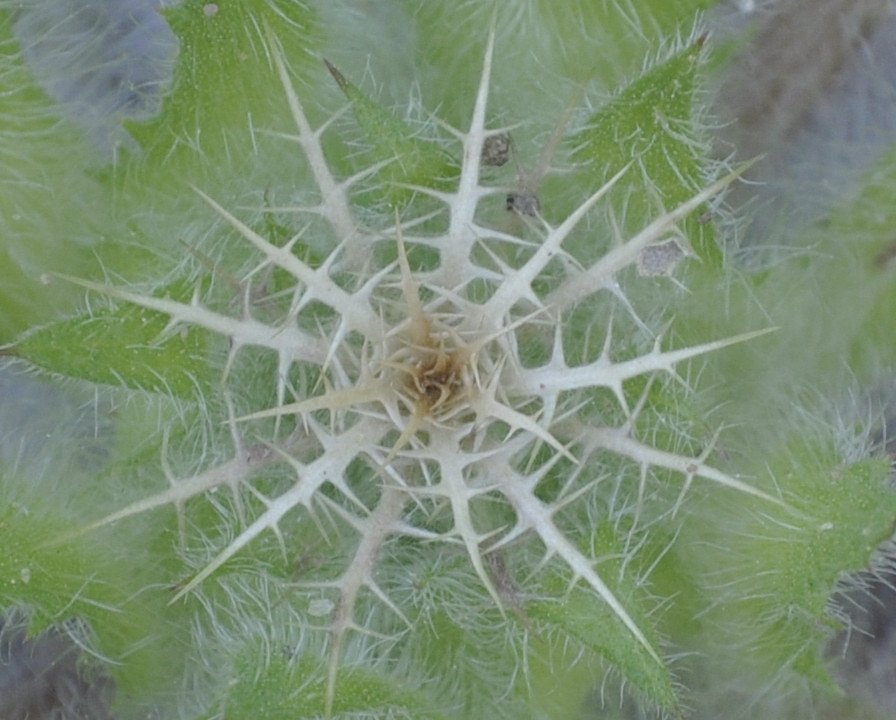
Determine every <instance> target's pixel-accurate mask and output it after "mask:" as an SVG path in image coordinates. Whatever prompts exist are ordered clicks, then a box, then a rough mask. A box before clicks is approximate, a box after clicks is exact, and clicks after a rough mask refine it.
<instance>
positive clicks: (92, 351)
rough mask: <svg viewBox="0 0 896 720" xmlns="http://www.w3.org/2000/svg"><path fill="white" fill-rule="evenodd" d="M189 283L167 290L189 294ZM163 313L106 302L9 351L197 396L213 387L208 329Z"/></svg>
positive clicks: (80, 375)
mask: <svg viewBox="0 0 896 720" xmlns="http://www.w3.org/2000/svg"><path fill="white" fill-rule="evenodd" d="M185 289H186V288H185V287H184V286H182V285H181V286H180V287H170V288H168V291H167V292H163V293H161V294H162V295H168V296H171V297H174V298H176V299H184V298H185V297H186V298H188V297H189V295H188V293H187V292H185ZM168 323H169V318H168V317H167V316H166V315H163V314H162V313H159V312H155V311H152V310H147V309H145V308H141V307H138V306H135V305H130V304H123V305H120V306H117V307H103V308H100V309H97V310H93V311H87V312H84V313H82V314H80V315H77V316H75V317H72V318H65V319H62V320H56V321H54V322H51V323H49V324H47V325H44V326H42V327H39V328H36V329H34V330H32V331H31V332H29V333H27V334H26V335H24V336H23V337H22V338H20V339H19V340H18V341H17V342H16V343H15V344H14V345H13V346H11V347H8V348H6V349H5V350H4V352H5V353H6V354H9V355H15V356H17V357H20V358H22V359H23V360H26V361H28V362H29V363H31V364H32V365H35V366H37V367H39V368H41V369H43V370H46V371H47V372H50V373H53V374H55V375H61V376H63V377H67V378H73V379H78V380H87V381H89V382H94V383H99V384H102V385H112V386H116V387H123V388H129V389H132V390H147V391H150V392H157V393H165V394H170V395H174V396H176V397H180V398H184V399H195V398H196V397H197V396H199V395H200V394H202V393H205V392H207V391H208V390H209V388H210V387H211V385H212V381H213V378H214V377H215V372H214V368H213V365H212V364H210V363H209V354H208V345H209V338H208V333H207V332H206V331H204V330H202V329H198V328H195V327H185V328H176V329H174V330H173V331H171V330H172V329H171V328H169V327H168Z"/></svg>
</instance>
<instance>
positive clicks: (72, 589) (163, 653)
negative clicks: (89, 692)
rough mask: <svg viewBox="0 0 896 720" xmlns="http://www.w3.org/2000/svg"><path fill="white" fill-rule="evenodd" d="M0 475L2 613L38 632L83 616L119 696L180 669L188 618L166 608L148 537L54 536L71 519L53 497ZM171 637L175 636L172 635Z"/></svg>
mask: <svg viewBox="0 0 896 720" xmlns="http://www.w3.org/2000/svg"><path fill="white" fill-rule="evenodd" d="M23 480H24V481H25V482H24V484H25V485H26V486H27V489H26V491H25V492H24V493H22V492H20V491H19V490H21V488H16V487H15V482H16V481H15V479H13V478H9V477H5V478H0V487H2V488H3V494H2V498H0V544H2V548H3V550H2V552H0V614H2V613H7V612H9V611H10V610H11V609H12V608H16V609H18V610H19V611H22V612H25V613H26V614H27V615H28V617H29V619H30V623H29V632H30V633H31V634H36V633H38V632H41V631H42V630H44V629H46V628H47V627H49V626H51V625H55V624H58V623H61V622H64V621H66V620H72V619H77V620H81V621H86V623H87V624H88V626H89V629H90V633H89V634H90V637H92V638H94V639H95V644H94V648H93V649H94V651H96V652H98V653H99V655H100V657H102V658H108V659H110V660H111V661H112V665H111V666H110V668H109V669H110V672H112V674H113V676H114V678H115V680H116V683H117V685H118V688H119V690H120V691H121V692H120V693H119V694H120V695H128V694H136V695H139V696H141V697H143V698H145V696H146V694H147V693H148V692H152V691H153V690H154V689H155V688H157V687H158V686H160V685H162V684H164V685H167V684H168V683H170V682H172V680H173V677H174V676H176V675H177V674H178V673H179V672H182V670H183V667H182V665H181V663H179V662H178V657H179V655H178V653H177V652H172V648H173V647H178V646H181V647H182V639H183V637H184V633H185V632H187V631H186V627H187V620H186V618H185V615H184V613H183V610H182V609H180V608H173V607H172V608H168V607H167V605H166V603H167V600H168V599H169V596H170V594H171V593H170V591H169V590H167V589H166V587H165V586H164V584H160V583H159V575H158V572H159V566H158V565H157V564H156V563H154V562H153V561H151V560H150V559H149V553H148V552H147V544H146V542H145V541H146V536H145V535H144V536H143V538H141V540H142V541H143V542H141V541H138V540H136V538H135V537H134V535H133V532H132V535H131V537H130V540H131V541H132V542H130V543H115V542H113V543H109V542H108V538H106V539H105V542H104V541H103V540H100V539H97V538H96V537H80V538H78V539H77V540H75V541H72V540H68V541H66V542H54V539H55V538H58V537H60V536H61V535H62V533H63V532H64V531H65V529H69V528H71V524H72V519H71V518H70V517H65V516H63V515H61V514H58V513H54V512H53V511H52V510H51V509H48V508H51V507H52V504H53V503H54V502H58V501H59V498H58V497H57V498H53V497H44V496H40V495H39V493H36V492H34V490H35V489H37V488H39V487H40V481H39V480H36V479H34V478H27V479H23ZM177 638H180V640H178V639H177Z"/></svg>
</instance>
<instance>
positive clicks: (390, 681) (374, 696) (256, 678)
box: [204, 647, 449, 720]
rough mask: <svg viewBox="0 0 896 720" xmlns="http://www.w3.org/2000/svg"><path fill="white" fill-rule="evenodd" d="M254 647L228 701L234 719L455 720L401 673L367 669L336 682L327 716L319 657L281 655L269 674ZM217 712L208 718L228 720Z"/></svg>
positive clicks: (343, 674)
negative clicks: (358, 719) (395, 719)
mask: <svg viewBox="0 0 896 720" xmlns="http://www.w3.org/2000/svg"><path fill="white" fill-rule="evenodd" d="M260 652H264V648H259V647H252V648H251V649H249V650H248V651H246V652H245V653H244V654H243V656H242V658H241V660H239V661H238V662H237V664H236V667H235V669H234V673H233V680H232V683H231V684H230V685H229V686H228V691H227V697H226V699H225V700H224V701H223V705H224V707H225V708H226V711H225V713H224V716H226V717H227V718H228V720H256V718H264V719H265V720H301V719H302V718H319V717H328V718H331V719H332V720H338V719H339V718H353V717H359V716H360V714H363V716H364V717H371V718H375V717H383V718H392V717H401V718H408V720H442V719H443V718H446V717H449V716H446V715H445V714H443V713H442V712H441V711H440V710H439V709H438V708H437V704H436V702H435V700H434V699H433V698H431V697H428V696H427V695H426V694H425V693H422V692H420V690H419V688H416V687H411V686H410V685H409V684H408V683H407V682H405V681H404V680H403V679H402V678H401V677H400V676H399V675H398V674H397V673H396V674H393V675H388V674H386V673H385V672H382V671H377V670H372V669H367V668H343V669H341V670H340V671H339V673H338V676H337V678H336V697H335V699H334V703H333V708H332V713H331V714H330V715H327V714H326V695H327V679H326V669H325V667H324V664H323V663H322V662H321V660H320V658H319V657H312V656H311V655H304V656H302V657H298V658H291V657H289V656H288V655H287V653H278V654H277V655H275V656H274V657H272V658H270V660H269V662H268V663H267V664H266V665H265V667H264V669H263V670H261V671H260V670H259V668H258V657H259V653H260ZM219 712H220V709H216V710H215V711H213V712H212V713H210V714H207V715H205V716H204V717H206V718H213V717H214V718H217V717H222V715H220V714H219Z"/></svg>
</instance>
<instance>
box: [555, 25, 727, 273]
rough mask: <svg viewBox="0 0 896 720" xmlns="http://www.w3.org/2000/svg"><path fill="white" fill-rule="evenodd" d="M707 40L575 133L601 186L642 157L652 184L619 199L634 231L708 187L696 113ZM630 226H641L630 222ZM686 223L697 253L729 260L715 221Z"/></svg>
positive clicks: (578, 155)
mask: <svg viewBox="0 0 896 720" xmlns="http://www.w3.org/2000/svg"><path fill="white" fill-rule="evenodd" d="M703 43H704V39H703V38H702V37H701V38H699V39H698V40H697V41H695V42H694V43H692V44H691V45H689V46H688V47H686V48H684V49H682V50H679V51H678V52H677V53H675V54H673V55H672V56H671V57H669V58H668V59H667V60H665V61H664V62H661V63H659V64H656V65H654V66H653V67H651V68H649V69H648V70H647V71H645V73H644V74H643V75H641V77H639V78H638V79H637V80H635V81H634V82H632V83H631V84H630V85H628V87H626V88H625V89H623V90H622V91H621V92H620V93H619V94H618V95H616V97H614V98H613V99H612V100H611V101H610V102H609V103H608V104H607V105H606V106H604V107H603V108H601V109H600V110H598V111H597V112H596V113H594V114H593V115H592V116H591V117H590V118H589V119H588V121H587V122H586V124H585V128H584V129H583V130H581V131H580V132H579V133H578V134H576V135H575V136H574V137H573V138H572V140H573V142H574V144H575V148H574V151H573V155H572V156H573V159H574V160H576V161H577V162H579V163H581V164H582V172H583V173H584V174H585V176H586V177H587V179H588V182H589V183H590V184H591V185H593V186H594V187H599V186H600V185H601V184H603V182H604V181H605V180H606V177H607V176H608V173H610V172H615V171H616V170H618V169H619V168H621V167H623V166H624V165H625V164H626V163H628V162H630V161H632V160H633V159H634V160H636V161H637V163H638V165H639V166H640V168H641V171H642V175H643V178H644V184H645V187H644V188H643V190H641V191H640V192H636V193H632V192H631V188H627V189H626V191H625V195H624V197H620V198H618V199H617V200H618V202H617V205H618V206H620V207H622V206H623V203H624V207H625V219H624V220H623V222H624V223H625V224H626V227H627V229H628V230H630V231H637V230H639V229H640V227H641V226H642V225H643V219H644V218H649V217H653V216H655V215H656V214H657V213H658V211H659V210H660V209H661V208H665V209H667V210H669V209H672V208H674V207H675V206H677V205H679V204H681V203H682V202H684V201H685V200H687V199H688V198H690V197H691V196H693V195H694V194H695V193H696V192H697V191H698V190H700V189H701V188H703V187H704V186H705V177H704V174H703V159H704V155H705V145H704V143H703V142H702V140H701V137H700V134H699V124H698V123H697V122H696V117H695V94H696V90H697V70H698V68H699V66H700V56H701V50H702V48H703ZM699 214H700V213H696V214H695V215H696V216H699ZM626 221H628V222H626ZM630 223H634V224H633V225H631V227H629V224H630ZM684 225H685V230H686V233H687V236H688V237H689V238H690V243H691V245H692V246H693V249H694V250H695V251H696V252H697V254H698V255H699V256H700V257H701V258H703V259H714V264H716V265H717V264H718V263H719V262H720V260H721V257H720V253H719V250H718V248H717V247H716V246H715V244H714V243H713V242H712V240H713V238H712V233H711V231H710V228H709V225H707V224H706V223H702V224H701V223H699V222H698V220H697V218H696V217H694V218H689V219H688V220H687V221H686V222H685V223H684Z"/></svg>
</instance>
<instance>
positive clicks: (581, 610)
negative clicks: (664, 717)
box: [525, 523, 680, 715]
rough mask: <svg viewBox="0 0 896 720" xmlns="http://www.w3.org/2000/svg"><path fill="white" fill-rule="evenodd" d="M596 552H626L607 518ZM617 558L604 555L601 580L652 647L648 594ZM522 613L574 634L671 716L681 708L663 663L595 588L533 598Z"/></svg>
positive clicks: (560, 583)
mask: <svg viewBox="0 0 896 720" xmlns="http://www.w3.org/2000/svg"><path fill="white" fill-rule="evenodd" d="M593 544H594V548H593V552H594V557H610V558H614V557H615V558H620V557H622V556H623V555H624V552H625V538H624V537H620V536H619V535H618V531H617V530H616V529H614V528H613V527H612V526H611V524H610V523H604V524H603V525H602V526H601V528H599V529H598V530H597V531H596V532H595V537H594V539H593ZM621 563H622V561H621V560H618V559H615V560H607V561H606V562H603V563H601V564H600V567H599V568H598V569H599V571H600V574H601V577H602V578H603V580H604V582H606V583H607V585H608V586H609V587H610V589H611V590H612V592H613V594H614V595H615V596H616V597H617V598H618V599H619V601H620V602H621V603H622V605H623V606H624V607H625V609H626V612H628V613H629V614H630V615H631V616H632V618H633V619H634V621H635V622H636V623H637V625H638V627H639V628H641V630H642V631H643V632H644V633H645V635H647V638H648V640H649V641H650V643H651V645H653V646H654V647H656V646H657V643H656V641H655V638H654V637H652V634H651V633H650V632H649V630H650V628H651V627H652V626H653V623H652V622H651V620H650V615H649V612H648V608H647V607H646V602H645V601H646V596H645V594H644V593H643V591H641V590H639V589H638V587H637V584H636V583H635V581H634V579H633V578H632V577H631V576H630V575H629V574H627V573H625V574H621V573H620V570H621ZM547 584H548V587H547V588H545V590H546V592H545V595H547V596H548V597H550V596H551V595H556V594H563V591H564V589H565V587H566V584H565V580H563V579H561V578H555V579H554V580H553V581H549V582H548V583H547ZM525 609H526V615H527V616H528V617H529V618H530V619H532V620H533V621H536V622H537V623H538V624H539V625H541V624H544V625H546V626H547V628H548V629H549V632H548V633H545V634H546V635H548V636H554V634H555V633H559V635H558V636H559V637H565V638H574V639H575V640H576V641H577V642H578V643H580V644H581V645H582V646H584V647H586V648H588V649H589V650H591V652H593V653H595V654H596V655H597V656H599V657H603V658H605V659H606V660H607V661H608V662H609V663H611V664H612V665H614V666H615V667H616V669H617V670H618V672H619V673H620V674H621V676H622V677H623V679H624V681H625V682H626V683H627V684H628V685H629V686H630V687H632V688H634V689H635V690H636V691H637V692H638V693H639V694H640V695H641V696H642V698H644V699H646V700H647V701H648V702H649V703H650V704H653V705H655V706H657V707H660V708H662V709H663V710H664V711H666V712H668V713H671V714H673V715H675V714H678V713H679V710H680V708H679V704H678V698H677V697H676V695H675V690H674V687H673V684H672V678H671V675H670V674H669V668H668V666H666V665H660V664H658V663H657V662H656V660H655V659H654V658H653V657H651V655H650V654H649V653H648V652H647V649H646V648H645V647H644V646H643V645H642V644H641V643H639V642H638V641H637V640H636V639H635V638H634V637H633V636H632V633H631V630H629V628H628V627H626V625H625V624H624V623H623V622H622V621H621V620H620V619H619V616H618V615H617V614H616V613H615V612H613V610H612V609H611V608H610V607H609V606H608V605H607V604H606V603H605V602H604V601H603V600H602V599H600V598H598V597H596V596H595V594H594V593H593V592H589V591H588V590H585V589H584V588H581V587H576V588H575V589H574V590H572V591H571V592H568V593H566V594H565V595H563V597H562V599H560V600H557V599H548V600H539V599H536V600H532V601H529V602H527V603H526V608H525Z"/></svg>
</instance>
